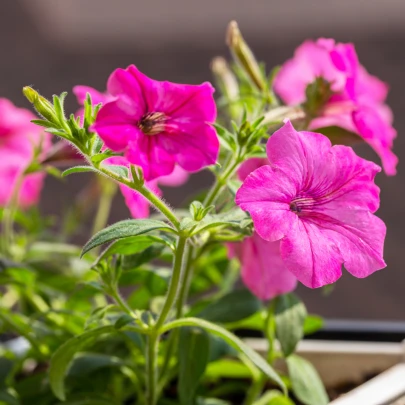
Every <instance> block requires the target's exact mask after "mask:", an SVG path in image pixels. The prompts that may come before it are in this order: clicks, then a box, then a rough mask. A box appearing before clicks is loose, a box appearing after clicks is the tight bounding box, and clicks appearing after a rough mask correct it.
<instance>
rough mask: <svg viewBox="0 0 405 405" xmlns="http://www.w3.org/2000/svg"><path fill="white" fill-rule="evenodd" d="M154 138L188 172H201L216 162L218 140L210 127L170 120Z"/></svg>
mask: <svg viewBox="0 0 405 405" xmlns="http://www.w3.org/2000/svg"><path fill="white" fill-rule="evenodd" d="M156 138H157V139H158V143H159V145H160V146H161V147H162V148H163V149H165V150H166V151H167V152H168V153H170V154H171V155H174V156H175V160H176V161H177V163H178V164H179V165H180V166H181V167H182V168H183V169H184V170H187V171H189V172H195V171H198V170H201V169H202V168H203V167H205V166H209V165H213V164H215V163H216V161H217V158H218V153H219V140H218V136H217V133H216V131H215V129H214V128H213V127H212V126H211V125H208V124H202V125H201V124H195V123H193V122H183V123H178V122H177V121H176V120H172V121H171V122H170V123H169V124H168V125H167V127H166V130H165V132H164V133H163V134H159V135H157V136H156Z"/></svg>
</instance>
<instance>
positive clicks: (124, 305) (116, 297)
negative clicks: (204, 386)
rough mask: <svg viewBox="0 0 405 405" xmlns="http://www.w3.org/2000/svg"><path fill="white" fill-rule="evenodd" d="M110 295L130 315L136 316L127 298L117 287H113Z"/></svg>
mask: <svg viewBox="0 0 405 405" xmlns="http://www.w3.org/2000/svg"><path fill="white" fill-rule="evenodd" d="M109 293H110V296H111V297H112V298H113V299H114V301H115V302H116V303H117V304H118V306H119V307H120V308H121V309H122V310H123V311H124V312H126V313H127V314H128V315H130V316H132V317H134V313H133V311H132V309H131V308H130V307H129V306H128V304H127V303H126V302H125V300H124V299H123V298H122V297H121V294H120V293H119V292H118V288H117V287H112V288H111V291H110V292H109Z"/></svg>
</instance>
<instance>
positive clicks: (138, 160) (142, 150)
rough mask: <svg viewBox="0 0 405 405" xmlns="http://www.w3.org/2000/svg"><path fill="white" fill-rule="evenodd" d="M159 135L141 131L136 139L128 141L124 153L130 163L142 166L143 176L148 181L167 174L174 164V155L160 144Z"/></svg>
mask: <svg viewBox="0 0 405 405" xmlns="http://www.w3.org/2000/svg"><path fill="white" fill-rule="evenodd" d="M159 136H160V135H155V136H149V135H144V134H142V133H141V134H140V136H139V137H138V139H137V140H136V141H133V142H129V144H128V149H127V152H126V154H125V156H126V158H127V159H128V160H129V161H130V162H131V163H132V164H134V165H137V166H140V167H142V170H143V174H144V177H145V179H146V180H148V181H149V180H154V179H156V178H158V177H161V176H166V175H169V174H170V173H172V172H173V170H174V166H175V161H174V157H173V156H172V155H170V154H169V153H167V152H166V151H165V150H164V149H163V148H162V147H161V146H160V144H159V138H158V137H159Z"/></svg>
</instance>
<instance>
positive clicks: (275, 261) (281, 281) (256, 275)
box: [239, 233, 297, 300]
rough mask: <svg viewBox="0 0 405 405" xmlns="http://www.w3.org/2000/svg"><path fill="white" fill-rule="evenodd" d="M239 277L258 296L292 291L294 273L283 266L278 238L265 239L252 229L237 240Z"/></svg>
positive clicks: (270, 297) (262, 296)
mask: <svg viewBox="0 0 405 405" xmlns="http://www.w3.org/2000/svg"><path fill="white" fill-rule="evenodd" d="M239 259H240V261H241V265H242V280H243V282H244V283H245V285H246V286H247V287H248V288H249V289H250V291H252V293H253V294H255V295H256V296H257V297H258V298H260V299H262V300H269V299H272V298H274V297H276V296H278V295H281V294H285V293H288V292H290V291H293V290H294V289H295V287H296V285H297V279H296V277H295V276H294V275H293V274H292V273H291V272H290V271H289V270H287V268H286V266H285V265H284V263H283V261H282V259H281V254H280V242H279V241H277V242H267V241H265V240H263V239H262V238H261V237H260V236H259V235H257V234H256V233H254V234H253V236H251V237H250V238H246V239H245V240H244V241H243V242H241V248H240V257H239Z"/></svg>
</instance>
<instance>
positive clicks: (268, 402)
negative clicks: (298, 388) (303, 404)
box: [253, 390, 294, 405]
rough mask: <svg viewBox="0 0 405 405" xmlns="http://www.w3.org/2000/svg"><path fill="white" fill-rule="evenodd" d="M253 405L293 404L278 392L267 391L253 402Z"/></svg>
mask: <svg viewBox="0 0 405 405" xmlns="http://www.w3.org/2000/svg"><path fill="white" fill-rule="evenodd" d="M253 405H294V402H292V401H291V399H289V398H287V397H286V396H284V395H283V394H282V393H281V392H280V391H277V390H269V391H266V392H265V393H264V394H263V395H262V396H261V397H260V399H258V400H257V401H256V402H254V403H253Z"/></svg>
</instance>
